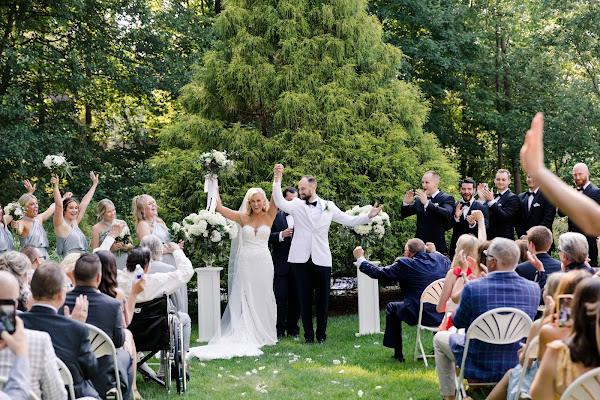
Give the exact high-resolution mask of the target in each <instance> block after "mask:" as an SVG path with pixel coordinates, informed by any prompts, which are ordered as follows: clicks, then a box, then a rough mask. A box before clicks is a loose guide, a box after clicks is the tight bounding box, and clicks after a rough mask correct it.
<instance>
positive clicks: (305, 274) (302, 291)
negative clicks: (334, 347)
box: [291, 258, 331, 342]
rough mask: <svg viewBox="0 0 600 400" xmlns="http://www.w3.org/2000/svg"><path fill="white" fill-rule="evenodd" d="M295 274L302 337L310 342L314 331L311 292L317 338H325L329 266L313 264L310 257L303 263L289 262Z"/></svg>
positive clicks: (320, 339) (329, 276) (313, 337)
mask: <svg viewBox="0 0 600 400" xmlns="http://www.w3.org/2000/svg"><path fill="white" fill-rule="evenodd" d="M291 265H292V268H293V269H294V274H295V275H296V287H297V288H298V297H299V299H300V313H301V314H302V327H303V328H304V339H306V341H309V342H312V341H313V340H314V339H315V331H314V329H313V322H312V305H313V293H314V296H315V310H316V313H317V332H316V333H317V340H319V341H322V340H325V339H326V338H327V335H326V334H325V331H326V330H327V313H328V311H329V287H330V278H331V268H330V267H322V266H320V265H315V264H314V263H313V262H312V259H310V258H309V259H308V261H307V262H306V263H304V264H291Z"/></svg>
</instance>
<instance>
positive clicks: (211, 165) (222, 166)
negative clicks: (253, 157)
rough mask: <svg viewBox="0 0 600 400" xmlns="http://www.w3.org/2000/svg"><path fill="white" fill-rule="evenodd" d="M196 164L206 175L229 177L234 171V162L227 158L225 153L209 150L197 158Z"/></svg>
mask: <svg viewBox="0 0 600 400" xmlns="http://www.w3.org/2000/svg"><path fill="white" fill-rule="evenodd" d="M198 164H199V165H200V168H202V170H203V171H204V173H205V174H206V175H210V176H215V175H221V176H223V175H230V174H232V173H233V172H234V171H235V162H234V161H233V160H230V159H229V158H228V157H227V152H226V151H218V150H211V151H209V152H207V153H202V154H200V155H199V156H198Z"/></svg>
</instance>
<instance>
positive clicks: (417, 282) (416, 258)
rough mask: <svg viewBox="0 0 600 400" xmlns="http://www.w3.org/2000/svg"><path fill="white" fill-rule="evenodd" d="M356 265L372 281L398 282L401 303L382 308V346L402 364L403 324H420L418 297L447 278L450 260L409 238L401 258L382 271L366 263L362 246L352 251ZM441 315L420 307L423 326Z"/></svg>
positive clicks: (437, 321)
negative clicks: (402, 298)
mask: <svg viewBox="0 0 600 400" xmlns="http://www.w3.org/2000/svg"><path fill="white" fill-rule="evenodd" d="M353 254H354V257H356V265H358V266H359V268H360V271H361V272H363V273H364V274H366V275H368V276H370V277H371V278H374V279H382V278H385V279H391V280H396V281H398V282H399V283H400V288H401V289H402V294H403V295H404V301H397V302H392V303H388V305H387V306H386V308H385V334H384V336H383V345H384V346H386V347H390V348H392V349H394V356H393V357H394V358H395V359H396V360H398V361H400V362H404V356H403V354H402V322H404V323H405V324H407V325H409V326H414V325H416V324H417V322H418V321H419V306H420V304H421V294H423V291H424V290H425V288H426V287H427V286H428V285H429V284H430V283H431V282H433V281H436V280H438V279H441V278H443V277H444V276H446V272H447V271H448V268H449V267H450V260H449V259H448V258H447V257H445V256H444V255H442V254H440V253H437V252H433V253H426V252H425V243H423V241H422V240H421V239H417V238H415V239H410V240H409V241H408V242H406V246H405V247H404V257H398V258H397V259H396V260H395V261H394V263H393V264H392V265H390V266H387V267H385V268H378V267H376V266H374V265H373V264H371V263H370V262H369V261H367V260H366V259H365V257H364V251H363V249H362V247H360V246H359V247H357V248H355V249H354V253H353ZM443 316H444V314H442V313H438V312H437V311H436V310H435V305H433V304H425V305H424V306H423V318H422V320H421V322H422V324H423V325H430V326H433V325H439V324H440V322H442V317H443Z"/></svg>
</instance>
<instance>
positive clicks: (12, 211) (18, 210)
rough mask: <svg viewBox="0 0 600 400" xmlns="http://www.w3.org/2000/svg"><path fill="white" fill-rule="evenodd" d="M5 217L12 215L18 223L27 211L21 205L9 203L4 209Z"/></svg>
mask: <svg viewBox="0 0 600 400" xmlns="http://www.w3.org/2000/svg"><path fill="white" fill-rule="evenodd" d="M4 215H10V216H11V217H13V220H15V221H18V220H20V219H21V218H22V217H23V216H24V215H25V209H24V208H23V206H22V205H20V204H19V203H8V205H7V206H6V207H4Z"/></svg>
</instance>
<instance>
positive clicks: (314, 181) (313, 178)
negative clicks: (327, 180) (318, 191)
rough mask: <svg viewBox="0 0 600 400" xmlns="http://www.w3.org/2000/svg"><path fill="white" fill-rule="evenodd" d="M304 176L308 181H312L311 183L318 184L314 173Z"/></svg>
mask: <svg viewBox="0 0 600 400" xmlns="http://www.w3.org/2000/svg"><path fill="white" fill-rule="evenodd" d="M303 178H304V179H306V180H307V181H308V183H310V184H311V185H316V184H317V180H316V178H315V177H314V176H312V175H304V176H303Z"/></svg>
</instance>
